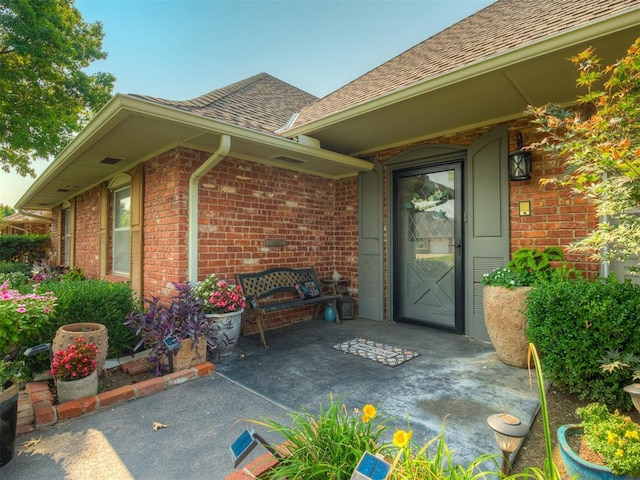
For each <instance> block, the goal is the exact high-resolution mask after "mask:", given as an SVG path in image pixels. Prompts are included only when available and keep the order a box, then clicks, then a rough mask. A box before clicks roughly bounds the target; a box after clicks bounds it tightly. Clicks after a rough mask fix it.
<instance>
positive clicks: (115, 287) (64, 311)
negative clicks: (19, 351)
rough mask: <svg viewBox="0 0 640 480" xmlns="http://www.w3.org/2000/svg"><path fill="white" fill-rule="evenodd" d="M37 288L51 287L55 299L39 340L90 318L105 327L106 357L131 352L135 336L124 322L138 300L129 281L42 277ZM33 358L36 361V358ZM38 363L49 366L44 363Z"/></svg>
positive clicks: (46, 338)
mask: <svg viewBox="0 0 640 480" xmlns="http://www.w3.org/2000/svg"><path fill="white" fill-rule="evenodd" d="M38 291H51V292H53V294H54V296H55V297H57V299H58V300H57V306H56V309H55V311H54V312H53V314H52V315H51V322H50V324H49V325H48V326H47V327H46V328H44V329H42V330H41V331H40V333H39V338H38V340H39V342H38V343H46V342H50V341H51V340H52V339H53V338H54V336H55V334H56V330H57V329H58V328H59V327H61V326H62V325H66V324H69V323H84V322H92V323H101V324H103V325H104V326H106V327H107V331H108V332H109V350H108V352H107V356H108V357H109V358H116V357H121V356H124V355H130V354H131V353H132V352H133V347H134V345H135V344H136V339H135V336H134V334H133V332H132V331H131V329H130V328H129V327H127V326H126V325H124V321H125V320H126V318H127V315H128V314H129V313H130V312H131V311H133V310H134V309H135V306H136V302H137V299H136V296H135V293H134V291H133V290H132V289H131V285H130V284H128V283H125V282H119V283H115V282H107V281H105V280H95V279H87V280H82V281H73V280H71V281H68V280H65V279H63V280H62V281H60V280H59V279H58V278H56V279H53V280H48V281H43V282H42V283H41V284H40V285H39V286H38ZM30 361H31V360H30ZM30 361H29V362H30ZM33 361H36V360H35V358H34V360H33ZM41 366H43V367H44V368H45V369H46V368H48V367H47V366H46V365H41Z"/></svg>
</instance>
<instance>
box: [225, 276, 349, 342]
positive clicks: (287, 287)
mask: <svg viewBox="0 0 640 480" xmlns="http://www.w3.org/2000/svg"><path fill="white" fill-rule="evenodd" d="M236 277H237V279H238V284H239V285H240V286H241V287H242V290H243V291H244V294H245V296H246V297H247V308H246V310H245V319H246V321H248V322H250V323H255V324H256V325H257V327H258V331H259V332H260V341H261V342H262V345H263V346H264V347H266V346H267V341H266V340H265V337H264V328H263V319H264V315H265V314H266V313H269V312H275V311H278V310H286V309H288V308H296V307H304V306H306V305H316V309H315V312H314V314H313V318H314V319H315V318H317V315H318V311H319V308H320V306H321V305H324V306H326V305H328V304H335V302H336V301H337V300H338V299H339V298H340V295H324V294H323V293H322V292H321V290H320V287H321V285H320V282H319V281H318V276H317V275H316V271H315V269H314V268H297V269H294V268H271V269H269V270H264V271H262V272H255V273H239V274H236ZM309 282H312V283H309ZM314 286H315V289H314V288H313V287H314ZM300 292H302V293H300ZM280 294H282V295H280ZM287 294H288V295H287ZM302 294H306V296H305V298H302ZM334 306H335V305H334ZM336 321H337V322H338V323H340V317H339V316H338V313H337V309H336ZM242 329H243V334H244V324H243V327H242Z"/></svg>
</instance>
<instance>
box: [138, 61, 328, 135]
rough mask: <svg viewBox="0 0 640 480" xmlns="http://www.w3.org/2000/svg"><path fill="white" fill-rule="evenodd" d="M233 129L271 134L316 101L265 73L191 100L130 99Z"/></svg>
mask: <svg viewBox="0 0 640 480" xmlns="http://www.w3.org/2000/svg"><path fill="white" fill-rule="evenodd" d="M132 96H134V97H137V98H142V99H145V100H148V101H151V102H154V103H158V104H161V105H166V106H169V107H174V108H178V109H180V110H186V111H189V112H192V113H195V114H197V115H202V116H203V117H209V118H214V119H216V120H221V121H223V122H228V123H231V124H233V125H237V126H241V127H246V128H250V129H253V130H257V131H261V132H265V133H273V132H274V131H275V130H277V129H279V128H281V127H282V126H283V125H284V124H285V123H286V122H287V121H289V120H290V118H291V116H292V115H293V114H294V113H295V112H297V111H298V110H300V109H301V108H302V107H304V106H305V105H308V104H309V103H311V102H313V101H314V100H317V97H315V96H313V95H311V94H310V93H307V92H305V91H303V90H300V89H299V88H296V87H294V86H292V85H290V84H288V83H286V82H283V81H282V80H278V79H277V78H275V77H272V76H271V75H268V74H266V73H259V74H258V75H254V76H253V77H249V78H247V79H245V80H241V81H239V82H236V83H232V84H231V85H228V86H226V87H223V88H220V89H217V90H213V91H211V92H209V93H205V94H204V95H200V96H199V97H196V98H193V99H191V100H184V101H177V100H167V99H164V98H157V97H150V96H146V95H132Z"/></svg>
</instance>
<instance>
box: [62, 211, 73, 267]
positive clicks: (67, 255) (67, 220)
mask: <svg viewBox="0 0 640 480" xmlns="http://www.w3.org/2000/svg"><path fill="white" fill-rule="evenodd" d="M63 215H64V244H63V245H62V250H63V252H64V264H65V265H66V266H67V267H70V266H71V242H72V240H73V239H72V238H71V209H70V208H67V209H65V210H63Z"/></svg>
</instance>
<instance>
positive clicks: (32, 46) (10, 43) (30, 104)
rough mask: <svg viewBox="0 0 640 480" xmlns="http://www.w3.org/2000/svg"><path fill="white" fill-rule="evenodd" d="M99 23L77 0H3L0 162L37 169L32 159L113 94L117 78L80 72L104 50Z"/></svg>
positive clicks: (23, 170) (50, 151)
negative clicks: (87, 18)
mask: <svg viewBox="0 0 640 480" xmlns="http://www.w3.org/2000/svg"><path fill="white" fill-rule="evenodd" d="M103 36H104V34H103V32H102V24H101V23H100V22H96V23H93V24H89V23H85V22H83V21H82V16H81V14H80V12H79V11H78V10H77V9H76V8H75V7H74V6H73V0H0V167H1V168H2V170H4V171H5V172H9V171H10V170H11V169H12V168H13V169H14V170H15V171H16V172H17V173H19V174H20V175H23V176H25V175H32V176H33V175H34V171H33V169H32V168H31V166H30V165H31V161H32V160H33V159H34V158H48V157H49V156H51V155H54V154H56V153H57V152H58V151H60V149H61V148H62V147H63V146H64V145H65V144H66V143H68V141H69V140H70V139H71V138H72V136H73V134H74V133H75V132H78V131H79V130H80V129H81V128H82V126H83V125H84V124H85V123H86V122H87V121H88V119H89V118H90V117H91V115H93V114H94V113H95V112H97V111H98V110H99V109H100V108H101V107H102V106H103V105H104V104H105V103H106V102H107V101H108V100H109V98H110V97H111V91H112V89H113V83H114V81H115V77H114V76H113V75H111V74H107V73H100V72H99V73H95V74H91V75H89V74H87V73H85V72H84V71H83V69H85V68H86V67H88V66H89V64H90V63H91V62H93V61H94V60H99V59H104V58H106V53H104V52H103V51H102V38H103Z"/></svg>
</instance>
